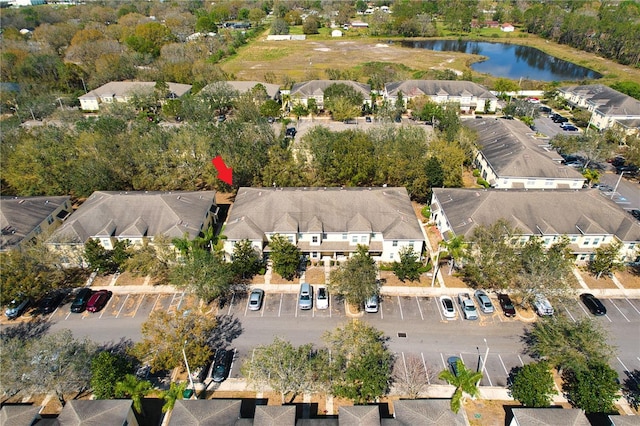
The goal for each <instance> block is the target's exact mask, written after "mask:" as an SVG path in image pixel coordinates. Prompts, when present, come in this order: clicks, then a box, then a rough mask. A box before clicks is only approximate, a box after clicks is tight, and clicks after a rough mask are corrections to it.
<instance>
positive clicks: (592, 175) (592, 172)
mask: <svg viewBox="0 0 640 426" xmlns="http://www.w3.org/2000/svg"><path fill="white" fill-rule="evenodd" d="M582 176H584V178H585V179H586V180H587V185H589V186H591V184H594V183H598V182H599V181H600V172H599V171H597V170H596V169H582Z"/></svg>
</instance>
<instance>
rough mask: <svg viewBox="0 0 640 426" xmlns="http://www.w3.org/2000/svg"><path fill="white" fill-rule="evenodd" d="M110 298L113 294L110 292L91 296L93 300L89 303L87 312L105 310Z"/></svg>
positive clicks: (100, 292)
mask: <svg viewBox="0 0 640 426" xmlns="http://www.w3.org/2000/svg"><path fill="white" fill-rule="evenodd" d="M110 297H111V292H110V291H109V290H98V291H96V292H95V293H93V294H92V295H91V298H90V299H89V301H88V302H87V311H89V312H98V311H99V310H100V309H102V308H104V305H106V304H107V301H108V300H109V298H110Z"/></svg>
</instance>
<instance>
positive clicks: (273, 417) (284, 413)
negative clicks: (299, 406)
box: [253, 405, 296, 426]
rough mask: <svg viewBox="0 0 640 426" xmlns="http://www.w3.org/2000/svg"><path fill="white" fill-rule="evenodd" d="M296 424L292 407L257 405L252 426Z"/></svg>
mask: <svg viewBox="0 0 640 426" xmlns="http://www.w3.org/2000/svg"><path fill="white" fill-rule="evenodd" d="M295 423H296V407H295V406H294V405H257V406H256V412H255V415H254V416H253V425H254V426H287V425H294V424H295Z"/></svg>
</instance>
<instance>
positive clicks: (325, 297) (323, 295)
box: [316, 287, 329, 309]
mask: <svg viewBox="0 0 640 426" xmlns="http://www.w3.org/2000/svg"><path fill="white" fill-rule="evenodd" d="M316 309H329V292H328V291H327V288H326V287H318V290H317V291H316Z"/></svg>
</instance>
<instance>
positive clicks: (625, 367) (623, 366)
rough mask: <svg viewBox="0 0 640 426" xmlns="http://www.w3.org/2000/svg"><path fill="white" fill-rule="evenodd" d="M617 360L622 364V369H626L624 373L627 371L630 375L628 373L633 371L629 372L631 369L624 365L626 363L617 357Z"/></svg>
mask: <svg viewBox="0 0 640 426" xmlns="http://www.w3.org/2000/svg"><path fill="white" fill-rule="evenodd" d="M616 359H617V360H618V362H619V363H620V365H621V366H622V368H624V371H625V372H627V373H628V372H630V371H631V370H629V369H628V368H627V366H626V365H624V362H622V360H621V359H620V358H619V357H616Z"/></svg>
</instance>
